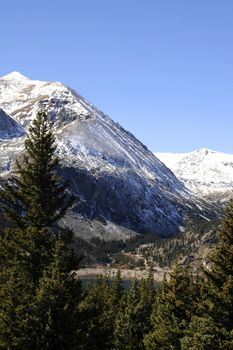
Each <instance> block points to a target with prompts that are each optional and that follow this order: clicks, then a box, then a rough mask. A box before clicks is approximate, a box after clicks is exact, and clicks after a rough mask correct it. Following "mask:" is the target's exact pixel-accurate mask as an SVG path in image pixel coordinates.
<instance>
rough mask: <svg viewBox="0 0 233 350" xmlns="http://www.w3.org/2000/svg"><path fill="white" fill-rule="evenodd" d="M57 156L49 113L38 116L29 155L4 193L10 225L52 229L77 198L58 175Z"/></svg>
mask: <svg viewBox="0 0 233 350" xmlns="http://www.w3.org/2000/svg"><path fill="white" fill-rule="evenodd" d="M55 153H56V144H55V137H54V134H53V131H52V124H51V123H50V122H49V121H48V118H47V115H46V113H45V112H41V113H38V115H37V117H36V118H35V120H34V121H33V122H32V125H31V126H30V128H29V134H28V138H27V139H26V141H25V154H24V156H23V157H22V159H20V160H17V161H16V170H15V172H14V175H13V176H12V177H11V178H10V179H9V180H8V181H7V183H5V184H4V189H3V191H1V192H0V199H1V200H2V207H3V211H4V213H5V218H6V220H7V221H8V222H9V223H10V225H13V224H14V225H15V226H16V227H20V228H25V227H28V226H32V227H36V228H39V229H41V228H44V227H51V225H53V224H54V223H56V222H57V221H58V220H59V219H61V218H62V217H63V216H64V214H65V212H66V210H67V208H68V207H69V206H71V205H72V203H73V200H74V198H73V197H72V196H69V195H67V183H66V181H64V179H62V178H60V177H59V176H58V175H57V167H58V157H57V156H56V155H55Z"/></svg>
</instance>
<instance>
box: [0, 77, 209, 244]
mask: <svg viewBox="0 0 233 350" xmlns="http://www.w3.org/2000/svg"><path fill="white" fill-rule="evenodd" d="M0 107H1V108H2V110H4V111H5V114H2V116H3V117H2V119H1V125H0V130H1V126H2V125H6V127H7V125H9V124H8V122H7V120H9V116H10V118H12V119H11V120H13V121H14V123H17V125H20V130H22V133H21V134H20V135H16V134H15V135H14V136H17V137H14V138H13V139H12V138H9V139H4V140H0V164H1V166H0V176H2V177H3V176H4V175H6V174H7V173H8V172H9V171H11V168H12V164H13V162H14V159H15V157H16V156H17V155H19V154H20V153H21V152H22V150H23V142H24V135H23V131H24V130H25V132H26V130H27V128H28V126H29V125H30V123H31V121H32V120H33V118H34V117H35V115H36V113H37V112H38V111H39V110H42V109H45V110H46V111H47V112H48V115H49V116H50V119H51V120H52V121H53V123H54V131H55V134H56V137H57V143H58V146H59V147H58V150H59V154H60V157H61V164H62V166H61V173H62V174H63V176H65V177H66V178H67V179H68V180H69V182H70V189H71V191H73V192H74V193H75V194H76V195H77V198H78V201H77V204H76V205H75V207H74V209H73V210H72V212H70V213H69V215H68V216H67V217H66V218H65V224H66V225H68V226H69V227H71V228H72V229H73V230H74V231H75V232H76V233H77V234H79V235H82V236H85V237H90V236H93V235H99V236H103V237H104V238H120V237H124V238H125V237H129V236H130V235H132V234H135V232H138V233H142V232H149V233H154V234H160V235H164V236H168V235H173V234H176V233H177V232H178V231H179V230H180V227H181V226H184V225H185V224H186V223H187V220H190V219H191V218H194V217H196V219H198V220H200V219H203V220H208V219H209V218H210V217H211V216H212V215H213V210H214V209H215V208H214V207H213V205H211V204H210V203H208V202H206V201H203V200H202V199H200V198H199V197H198V196H196V195H194V194H192V193H191V192H190V191H189V190H188V189H187V188H186V187H185V185H184V184H183V183H182V182H181V181H180V180H178V179H177V177H176V176H175V175H174V174H173V173H172V172H171V171H170V170H169V169H168V168H167V167H166V166H165V165H164V164H163V163H162V162H160V161H159V159H158V158H156V157H155V156H154V155H153V153H151V152H150V151H149V150H148V149H147V148H146V147H145V146H144V145H143V144H142V143H141V142H140V141H138V140H137V139H136V138H135V137H134V136H133V135H132V134H130V133H129V132H127V131H126V130H124V129H123V128H122V127H121V126H120V125H119V124H117V123H115V122H114V121H113V120H111V119H110V118H109V117H108V116H107V115H105V114H104V113H102V112H101V111H99V110H98V109H97V108H96V107H94V106H93V105H92V104H91V103H89V102H88V101H87V100H85V99H84V98H83V97H81V96H80V95H79V94H77V93H76V92H75V91H74V90H72V89H71V88H69V87H67V86H65V85H64V84H61V83H59V82H45V81H37V80H36V81H35V80H30V79H28V78H27V77H25V76H23V75H21V74H20V73H18V72H13V73H11V74H9V75H7V76H4V77H2V78H0ZM3 123H4V124H3ZM9 130H10V129H9ZM9 130H8V131H9ZM8 131H6V128H5V131H4V133H7V132H8ZM9 132H10V131H9Z"/></svg>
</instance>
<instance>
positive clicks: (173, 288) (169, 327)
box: [144, 264, 196, 350]
mask: <svg viewBox="0 0 233 350" xmlns="http://www.w3.org/2000/svg"><path fill="white" fill-rule="evenodd" d="M195 306H196V293H195V288H194V285H193V280H192V277H191V276H190V274H189V271H188V269H184V268H183V267H181V266H179V265H178V264H176V266H175V267H174V269H173V271H172V273H171V276H170V279H169V280H167V279H165V280H164V282H163V285H162V288H161V289H160V290H159V291H158V292H157V296H156V301H155V305H154V310H153V313H152V318H151V323H152V327H153V328H152V331H151V332H150V333H149V334H148V335H147V336H146V337H145V340H144V344H145V348H146V349H147V350H155V349H163V350H168V349H177V350H179V349H181V344H180V340H181V338H182V337H183V334H184V331H185V329H186V328H187V326H188V325H189V322H190V320H191V316H192V313H193V310H194V308H195Z"/></svg>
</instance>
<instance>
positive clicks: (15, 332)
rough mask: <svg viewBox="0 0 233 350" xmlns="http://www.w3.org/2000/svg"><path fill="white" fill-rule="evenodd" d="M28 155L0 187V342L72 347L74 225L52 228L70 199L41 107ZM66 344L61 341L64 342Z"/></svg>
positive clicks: (76, 289)
mask: <svg viewBox="0 0 233 350" xmlns="http://www.w3.org/2000/svg"><path fill="white" fill-rule="evenodd" d="M25 146H26V155H25V156H24V157H23V160H22V161H18V162H17V173H16V174H15V175H14V176H13V178H12V179H9V180H8V182H7V183H6V184H5V186H4V189H3V190H2V191H1V200H2V203H3V210H4V214H5V217H6V219H7V224H8V227H7V228H5V229H4V230H3V232H1V234H0V305H1V309H0V349H1V350H11V349H14V350H22V349H24V350H27V349H32V348H33V349H35V350H41V349H58V350H59V349H61V350H62V349H64V348H65V347H66V348H67V349H76V347H75V346H76V340H77V328H78V326H77V322H78V310H77V303H78V300H79V297H80V283H79V282H78V281H77V280H76V279H75V276H74V275H73V274H71V270H74V269H77V263H78V260H77V259H76V256H75V252H74V249H73V234H72V232H67V231H60V232H59V230H58V229H56V230H55V229H54V225H55V224H56V222H57V220H58V219H60V218H61V217H62V216H63V215H64V214H65V211H66V209H67V208H68V207H69V206H70V205H71V203H72V202H73V198H71V197H70V196H69V195H68V194H67V192H66V189H67V184H66V183H65V181H63V179H61V178H59V177H58V176H57V174H56V170H57V164H58V160H57V157H56V156H55V151H56V146H55V143H54V136H53V133H52V126H51V124H50V123H49V122H48V120H47V117H46V115H45V114H44V113H39V114H38V116H37V118H36V119H35V121H34V122H33V124H32V127H31V128H30V130H29V136H28V139H27V140H26V142H25ZM65 344H66V345H65Z"/></svg>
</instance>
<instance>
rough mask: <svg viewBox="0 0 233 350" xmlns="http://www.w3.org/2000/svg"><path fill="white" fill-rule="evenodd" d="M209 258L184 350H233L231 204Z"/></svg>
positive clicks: (232, 214) (232, 207) (232, 206)
mask: <svg viewBox="0 0 233 350" xmlns="http://www.w3.org/2000/svg"><path fill="white" fill-rule="evenodd" d="M209 258H210V263H211V266H210V269H209V270H208V269H204V274H205V285H206V288H204V293H203V296H202V303H201V304H200V307H199V312H198V313H196V314H195V316H194V317H193V319H192V322H191V324H190V326H189V328H188V330H187V332H186V336H185V337H184V339H183V340H182V344H183V345H182V349H185V350H186V349H191V350H197V349H198V350H202V349H203V350H205V349H211V350H221V349H233V202H231V204H230V206H229V208H228V209H227V213H226V217H225V219H224V221H223V224H222V227H221V229H220V231H219V244H218V245H217V247H216V248H215V249H214V250H213V253H212V254H211V255H210V257H209ZM203 339H206V341H205V342H203V341H202V340H203Z"/></svg>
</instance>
